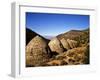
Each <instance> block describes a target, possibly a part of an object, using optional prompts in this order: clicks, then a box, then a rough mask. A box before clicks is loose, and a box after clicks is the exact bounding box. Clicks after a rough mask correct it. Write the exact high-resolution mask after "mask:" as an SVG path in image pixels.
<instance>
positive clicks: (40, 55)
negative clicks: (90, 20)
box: [26, 29, 89, 67]
mask: <svg viewBox="0 0 100 80" xmlns="http://www.w3.org/2000/svg"><path fill="white" fill-rule="evenodd" d="M26 44H27V45H26V67H33V66H58V65H78V64H89V29H86V30H71V31H69V32H66V33H63V34H60V35H58V36H56V37H54V38H53V39H51V40H48V39H45V38H44V37H42V36H41V35H39V34H37V33H35V32H33V31H32V30H30V29H26Z"/></svg>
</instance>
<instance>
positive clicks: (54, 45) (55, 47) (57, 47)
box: [48, 38, 63, 54]
mask: <svg viewBox="0 0 100 80" xmlns="http://www.w3.org/2000/svg"><path fill="white" fill-rule="evenodd" d="M48 45H49V47H50V50H51V51H52V52H57V53H58V54H60V53H62V52H63V48H62V47H61V43H60V41H59V40H58V39H57V38H53V39H52V40H51V41H50V42H49V44H48Z"/></svg>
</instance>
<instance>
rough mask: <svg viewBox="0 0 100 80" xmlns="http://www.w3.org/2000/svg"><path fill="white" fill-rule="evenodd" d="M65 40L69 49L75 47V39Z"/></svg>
mask: <svg viewBox="0 0 100 80" xmlns="http://www.w3.org/2000/svg"><path fill="white" fill-rule="evenodd" d="M67 42H68V44H69V46H70V48H71V49H72V48H75V47H77V41H75V40H70V39H67Z"/></svg>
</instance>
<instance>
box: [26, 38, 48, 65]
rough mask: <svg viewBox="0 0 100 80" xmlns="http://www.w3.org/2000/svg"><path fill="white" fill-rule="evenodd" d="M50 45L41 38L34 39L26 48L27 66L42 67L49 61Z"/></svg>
mask: <svg viewBox="0 0 100 80" xmlns="http://www.w3.org/2000/svg"><path fill="white" fill-rule="evenodd" d="M47 47H48V45H47V43H46V41H45V40H44V39H43V38H41V37H40V36H36V37H34V38H33V39H32V40H31V41H30V42H29V43H28V45H27V46H26V65H32V66H41V64H42V63H44V62H46V61H48V59H49V54H48V48H47Z"/></svg>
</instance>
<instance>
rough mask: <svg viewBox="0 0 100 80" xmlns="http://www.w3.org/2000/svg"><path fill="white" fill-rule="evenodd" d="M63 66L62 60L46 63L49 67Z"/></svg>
mask: <svg viewBox="0 0 100 80" xmlns="http://www.w3.org/2000/svg"><path fill="white" fill-rule="evenodd" d="M61 64H62V61H61V60H52V61H50V62H48V63H46V65H48V66H59V65H61Z"/></svg>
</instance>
